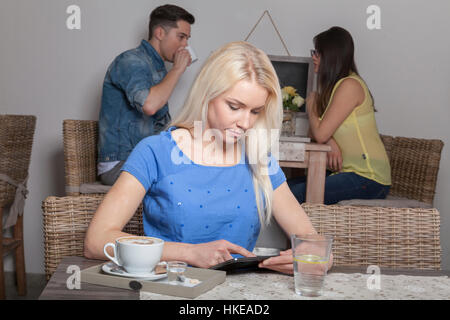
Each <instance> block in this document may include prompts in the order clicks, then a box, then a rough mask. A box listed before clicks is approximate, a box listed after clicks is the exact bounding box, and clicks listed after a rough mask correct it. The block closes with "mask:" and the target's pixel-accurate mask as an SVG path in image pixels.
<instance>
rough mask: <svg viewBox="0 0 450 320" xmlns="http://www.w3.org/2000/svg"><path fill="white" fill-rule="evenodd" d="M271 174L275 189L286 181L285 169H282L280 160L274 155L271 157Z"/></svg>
mask: <svg viewBox="0 0 450 320" xmlns="http://www.w3.org/2000/svg"><path fill="white" fill-rule="evenodd" d="M269 176H270V180H271V181H272V187H273V190H275V189H276V188H278V187H279V186H280V185H281V184H282V183H283V182H285V181H286V176H285V175H284V172H283V170H281V168H280V164H279V163H278V160H277V159H275V158H274V157H273V156H272V155H270V157H269Z"/></svg>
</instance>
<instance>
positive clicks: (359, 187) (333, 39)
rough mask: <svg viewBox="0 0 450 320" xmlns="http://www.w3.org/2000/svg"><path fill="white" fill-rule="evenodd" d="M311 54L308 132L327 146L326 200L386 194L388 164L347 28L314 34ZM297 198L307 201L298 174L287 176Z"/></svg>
mask: <svg viewBox="0 0 450 320" xmlns="http://www.w3.org/2000/svg"><path fill="white" fill-rule="evenodd" d="M313 42H314V50H311V55H312V58H313V63H314V72H316V73H317V74H318V92H312V93H311V94H310V95H309V96H308V97H307V99H306V108H307V112H308V117H309V126H310V134H311V136H312V138H313V140H315V141H316V142H318V143H326V144H328V145H329V146H330V147H331V152H328V154H327V167H328V169H329V170H330V171H332V173H331V174H330V172H328V174H327V177H326V180H325V199H324V203H325V204H334V203H337V202H339V201H341V200H349V199H384V198H385V197H386V195H387V194H388V192H389V188H390V185H391V169H390V165H389V159H388V157H387V153H386V150H385V148H384V145H383V142H382V141H381V138H380V135H379V133H378V129H377V125H376V122H375V114H374V111H375V109H374V104H373V98H372V95H371V93H370V91H369V89H368V87H367V85H366V83H365V82H364V80H363V79H362V78H361V77H360V76H359V74H358V70H357V68H356V65H355V61H354V44H353V39H352V36H351V35H350V33H349V32H348V31H347V30H345V29H343V28H340V27H332V28H330V29H328V30H326V31H324V32H322V33H320V34H318V35H316V36H315V37H314V40H313ZM288 184H289V187H290V188H291V191H292V193H293V194H294V195H295V196H296V198H297V200H298V201H299V202H300V203H302V202H304V201H305V193H306V186H305V181H304V179H302V178H298V179H291V180H289V181H288Z"/></svg>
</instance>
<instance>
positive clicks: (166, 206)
mask: <svg viewBox="0 0 450 320" xmlns="http://www.w3.org/2000/svg"><path fill="white" fill-rule="evenodd" d="M174 129H175V127H172V128H170V129H169V130H168V131H163V132H161V133H160V134H159V135H155V136H151V137H147V138H145V139H143V140H142V141H141V142H140V143H139V144H138V145H137V146H136V148H135V149H134V150H133V152H132V153H131V154H130V156H129V157H128V159H127V161H126V163H125V164H124V166H123V167H122V170H123V171H127V172H129V173H130V174H132V175H133V176H135V177H136V178H137V179H138V180H139V181H140V183H141V184H142V185H143V186H144V188H145V190H146V195H145V197H144V200H143V205H144V212H143V223H144V233H145V234H146V235H147V236H154V237H158V238H161V239H163V240H165V241H174V242H183V243H194V244H195V243H205V242H210V241H215V240H220V239H225V240H228V241H230V242H232V243H234V244H237V245H239V246H242V247H244V248H246V249H247V250H249V251H252V250H253V248H254V246H255V243H256V240H257V238H258V235H259V230H260V223H259V216H258V210H257V208H256V200H255V193H254V189H253V181H252V174H251V171H250V167H249V165H248V164H246V163H245V154H244V153H243V160H242V161H241V162H240V163H239V164H237V165H234V166H231V167H214V166H204V165H199V164H196V163H194V162H193V161H191V160H190V159H189V158H188V157H187V156H186V155H185V154H184V153H183V152H182V151H181V150H180V149H179V147H178V145H177V144H176V142H175V140H173V138H172V134H171V131H172V130H174ZM270 161H271V162H270V166H269V168H271V169H270V170H269V174H270V179H271V182H272V186H273V189H276V188H278V187H279V186H280V185H281V184H282V183H283V182H284V181H286V177H285V175H284V173H283V171H282V170H281V169H280V167H279V165H278V162H277V161H276V160H275V159H274V158H271V159H270Z"/></svg>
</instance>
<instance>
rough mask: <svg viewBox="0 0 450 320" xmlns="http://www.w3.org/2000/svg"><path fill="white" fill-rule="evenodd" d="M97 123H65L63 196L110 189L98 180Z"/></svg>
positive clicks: (80, 121) (97, 192) (103, 191)
mask: <svg viewBox="0 0 450 320" xmlns="http://www.w3.org/2000/svg"><path fill="white" fill-rule="evenodd" d="M97 141H98V121H94V120H64V121H63V145H64V171H65V181H66V194H67V195H68V196H78V195H80V194H83V193H87V194H103V193H106V192H107V191H108V190H109V189H110V186H104V185H102V184H101V183H100V182H99V181H98V180H97Z"/></svg>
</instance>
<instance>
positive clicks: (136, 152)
mask: <svg viewBox="0 0 450 320" xmlns="http://www.w3.org/2000/svg"><path fill="white" fill-rule="evenodd" d="M156 137H157V136H152V137H148V138H145V139H143V140H141V141H140V142H139V143H138V144H137V145H136V147H135V148H134V149H133V151H132V152H131V154H130V156H129V157H128V159H127V161H126V162H125V164H124V165H123V167H122V169H121V170H122V171H126V172H128V173H130V174H132V175H133V176H134V177H135V178H136V179H137V180H138V181H139V182H140V183H141V184H142V186H143V187H144V189H145V192H147V191H148V190H149V189H150V188H151V186H152V185H153V184H154V183H155V182H156V181H157V180H158V170H157V168H158V166H157V163H156V157H155V154H154V152H153V149H152V146H151V144H150V143H148V142H149V141H150V139H154V138H156Z"/></svg>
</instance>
